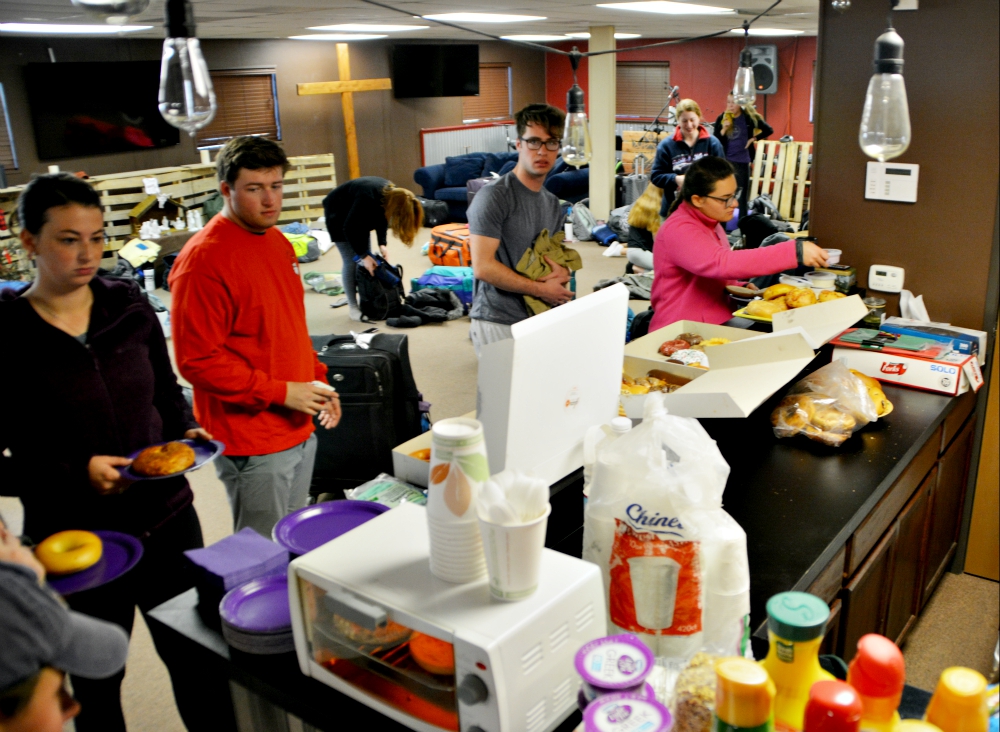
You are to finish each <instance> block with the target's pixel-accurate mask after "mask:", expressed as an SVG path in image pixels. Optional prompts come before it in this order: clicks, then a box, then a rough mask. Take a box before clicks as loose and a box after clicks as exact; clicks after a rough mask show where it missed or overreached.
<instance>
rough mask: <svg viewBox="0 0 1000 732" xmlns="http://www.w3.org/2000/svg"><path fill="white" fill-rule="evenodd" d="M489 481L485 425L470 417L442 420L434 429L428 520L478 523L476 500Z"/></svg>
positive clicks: (432, 434)
mask: <svg viewBox="0 0 1000 732" xmlns="http://www.w3.org/2000/svg"><path fill="white" fill-rule="evenodd" d="M489 478H490V467H489V461H488V460H487V459H486V442H485V440H484V439H483V425H482V424H481V423H480V422H478V421H476V420H474V419H468V418H467V417H455V418H453V419H442V420H440V421H438V422H435V423H434V427H433V428H431V469H430V482H429V484H428V487H427V516H428V517H429V518H434V519H436V520H437V521H439V522H441V523H444V522H455V521H472V522H475V520H476V499H477V498H478V496H479V489H480V487H481V486H482V484H483V483H485V482H486V481H487V480H489Z"/></svg>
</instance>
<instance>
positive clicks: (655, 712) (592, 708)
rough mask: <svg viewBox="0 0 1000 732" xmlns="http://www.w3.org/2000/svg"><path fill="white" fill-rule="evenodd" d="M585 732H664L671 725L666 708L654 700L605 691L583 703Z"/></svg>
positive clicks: (671, 719) (671, 721)
mask: <svg viewBox="0 0 1000 732" xmlns="http://www.w3.org/2000/svg"><path fill="white" fill-rule="evenodd" d="M583 724H584V730H585V732H626V730H628V731H629V732H631V731H632V730H640V729H641V730H642V731H643V732H667V730H669V729H670V727H671V725H672V724H673V718H672V717H671V716H670V711H669V710H668V709H667V708H666V707H665V706H663V705H662V704H660V703H659V702H658V701H656V700H655V699H646V698H644V697H643V696H640V695H638V694H608V695H607V696H602V697H599V698H597V699H595V700H594V701H592V702H591V703H590V704H588V705H587V708H586V710H584V712H583Z"/></svg>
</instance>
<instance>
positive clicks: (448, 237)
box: [427, 224, 472, 267]
mask: <svg viewBox="0 0 1000 732" xmlns="http://www.w3.org/2000/svg"><path fill="white" fill-rule="evenodd" d="M427 256H428V257H430V260H431V261H432V262H433V263H434V264H440V265H444V266H447V267H471V266H472V252H471V251H470V250H469V225H468V224H444V225H443V226H435V227H434V228H433V229H431V244H430V247H429V248H428V249H427Z"/></svg>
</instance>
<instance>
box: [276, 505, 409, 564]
mask: <svg viewBox="0 0 1000 732" xmlns="http://www.w3.org/2000/svg"><path fill="white" fill-rule="evenodd" d="M388 510H389V507H388V506H383V505H382V504H381V503H373V502H372V501H328V502H326V503H317V504H315V505H313V506H306V507H305V508H300V509H299V510H298V511H293V512H292V513H290V514H288V515H287V516H285V517H284V518H283V519H281V520H280V521H279V522H278V523H277V524H275V525H274V530H273V531H272V536H273V538H274V540H275V542H277V543H278V544H280V545H281V546H282V547H284V548H285V549H287V550H288V551H290V552H291V553H292V554H294V555H295V556H300V555H302V554H306V553H308V552H311V551H312V550H313V549H316V548H317V547H320V546H323V545H324V544H326V543H327V542H328V541H332V540H333V539H336V538H337V537H338V536H340V535H341V534H346V533H347V532H348V531H350V530H351V529H353V528H355V527H357V526H360V525H361V524H363V523H365V522H366V521H370V520H372V519H373V518H375V517H376V516H378V515H380V514H383V513H385V512H386V511H388Z"/></svg>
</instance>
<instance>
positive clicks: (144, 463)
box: [132, 442, 194, 476]
mask: <svg viewBox="0 0 1000 732" xmlns="http://www.w3.org/2000/svg"><path fill="white" fill-rule="evenodd" d="M192 465H194V450H192V449H191V448H190V447H189V446H188V445H185V444H184V443H183V442H168V443H166V444H165V445H153V446H152V447H147V448H146V449H145V450H143V451H142V452H140V453H139V454H138V455H137V456H136V458H135V460H134V461H133V462H132V470H134V471H135V472H136V473H138V474H139V475H149V476H161V475H173V474H174V473H179V472H180V471H182V470H185V469H187V468H190V467H191V466H192Z"/></svg>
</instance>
